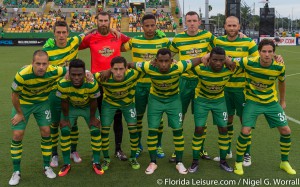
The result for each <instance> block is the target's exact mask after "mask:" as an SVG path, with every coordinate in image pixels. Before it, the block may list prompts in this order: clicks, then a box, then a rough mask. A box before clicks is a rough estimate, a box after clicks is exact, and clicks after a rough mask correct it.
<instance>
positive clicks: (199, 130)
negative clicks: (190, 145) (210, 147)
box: [195, 127, 204, 135]
mask: <svg viewBox="0 0 300 187" xmlns="http://www.w3.org/2000/svg"><path fill="white" fill-rule="evenodd" d="M203 133H204V128H203V127H196V128H195V134H198V135H201V134H203Z"/></svg>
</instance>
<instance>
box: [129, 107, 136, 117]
mask: <svg viewBox="0 0 300 187" xmlns="http://www.w3.org/2000/svg"><path fill="white" fill-rule="evenodd" d="M129 112H130V116H131V117H132V118H135V117H136V110H135V108H134V109H130V110H129Z"/></svg>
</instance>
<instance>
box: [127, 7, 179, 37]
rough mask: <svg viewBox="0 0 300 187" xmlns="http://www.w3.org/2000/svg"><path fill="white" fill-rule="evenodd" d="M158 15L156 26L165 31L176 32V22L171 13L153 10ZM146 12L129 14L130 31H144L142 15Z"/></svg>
mask: <svg viewBox="0 0 300 187" xmlns="http://www.w3.org/2000/svg"><path fill="white" fill-rule="evenodd" d="M152 13H153V15H155V17H156V26H157V28H158V29H160V30H161V31H163V32H174V30H176V27H177V25H176V23H175V22H174V19H173V16H172V15H171V14H170V13H164V12H163V11H161V12H158V11H157V10H156V9H154V11H153V12H152ZM143 16H144V12H143V11H142V12H141V13H137V14H129V32H143V29H142V25H141V24H142V23H141V20H142V17H143Z"/></svg>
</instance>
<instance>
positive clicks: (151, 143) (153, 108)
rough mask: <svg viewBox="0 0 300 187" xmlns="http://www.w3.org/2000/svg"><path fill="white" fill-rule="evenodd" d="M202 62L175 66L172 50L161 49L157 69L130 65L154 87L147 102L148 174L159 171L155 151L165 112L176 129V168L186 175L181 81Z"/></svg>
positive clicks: (174, 139)
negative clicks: (183, 75) (187, 72)
mask: <svg viewBox="0 0 300 187" xmlns="http://www.w3.org/2000/svg"><path fill="white" fill-rule="evenodd" d="M200 63H201V58H195V59H192V60H183V61H178V62H177V63H176V64H175V63H173V59H172V55H171V51H170V50H169V49H166V48H162V49H159V50H158V51H157V54H156V58H155V64H156V65H155V66H153V65H151V63H150V62H149V61H148V62H139V63H135V64H129V65H130V67H133V68H135V69H137V70H138V71H141V72H144V73H145V74H148V75H149V76H150V79H151V88H150V95H149V101H148V113H147V116H148V117H147V118H148V137H147V144H148V151H149V154H150V160H151V161H150V164H149V166H148V167H147V169H146V171H145V173H146V174H152V173H153V172H154V171H155V170H156V169H157V164H156V150H157V141H158V140H157V139H158V128H159V124H160V120H161V118H162V115H163V113H164V112H165V113H166V114H167V116H168V125H169V126H170V127H171V128H172V129H173V141H174V145H175V154H176V169H177V170H178V172H179V173H180V174H187V172H188V171H187V169H186V168H185V167H184V165H183V163H182V155H183V151H184V137H183V133H182V104H181V99H180V96H179V78H180V75H181V74H182V73H184V72H185V71H186V70H189V69H190V68H191V67H193V66H196V65H198V64H200Z"/></svg>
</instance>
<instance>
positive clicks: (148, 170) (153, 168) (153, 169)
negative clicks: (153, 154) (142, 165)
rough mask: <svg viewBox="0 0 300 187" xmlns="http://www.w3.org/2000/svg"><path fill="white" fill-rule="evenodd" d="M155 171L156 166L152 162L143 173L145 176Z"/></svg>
mask: <svg viewBox="0 0 300 187" xmlns="http://www.w3.org/2000/svg"><path fill="white" fill-rule="evenodd" d="M156 169H157V165H156V164H155V163H154V162H150V164H149V166H148V167H147V169H146V171H145V173H146V174H147V175H150V174H152V173H154V171H155V170H156Z"/></svg>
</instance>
